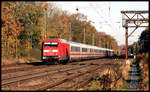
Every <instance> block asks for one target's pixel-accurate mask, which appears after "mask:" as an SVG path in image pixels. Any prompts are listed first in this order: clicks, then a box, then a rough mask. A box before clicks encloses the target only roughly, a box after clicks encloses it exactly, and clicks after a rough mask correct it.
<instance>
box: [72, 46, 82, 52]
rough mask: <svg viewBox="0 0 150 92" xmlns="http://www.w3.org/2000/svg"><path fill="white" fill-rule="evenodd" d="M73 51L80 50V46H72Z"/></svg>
mask: <svg viewBox="0 0 150 92" xmlns="http://www.w3.org/2000/svg"><path fill="white" fill-rule="evenodd" d="M71 51H73V52H80V47H74V46H72V47H71Z"/></svg>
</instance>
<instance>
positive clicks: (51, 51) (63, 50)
mask: <svg viewBox="0 0 150 92" xmlns="http://www.w3.org/2000/svg"><path fill="white" fill-rule="evenodd" d="M110 55H111V56H112V55H113V50H111V49H106V48H100V47H96V46H90V45H86V44H81V43H76V42H71V41H66V40H64V39H60V38H50V39H44V41H43V43H42V60H43V62H46V61H48V62H53V63H66V62H68V61H72V60H77V59H80V60H81V59H91V58H99V57H104V56H110Z"/></svg>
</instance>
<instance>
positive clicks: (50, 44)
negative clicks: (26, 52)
mask: <svg viewBox="0 0 150 92" xmlns="http://www.w3.org/2000/svg"><path fill="white" fill-rule="evenodd" d="M44 47H58V43H56V42H55V43H54V42H53V43H50V42H46V43H44Z"/></svg>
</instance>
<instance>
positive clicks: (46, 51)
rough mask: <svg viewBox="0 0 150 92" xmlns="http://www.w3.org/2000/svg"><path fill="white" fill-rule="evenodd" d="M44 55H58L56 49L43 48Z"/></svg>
mask: <svg viewBox="0 0 150 92" xmlns="http://www.w3.org/2000/svg"><path fill="white" fill-rule="evenodd" d="M43 55H44V56H57V55H58V49H45V50H43Z"/></svg>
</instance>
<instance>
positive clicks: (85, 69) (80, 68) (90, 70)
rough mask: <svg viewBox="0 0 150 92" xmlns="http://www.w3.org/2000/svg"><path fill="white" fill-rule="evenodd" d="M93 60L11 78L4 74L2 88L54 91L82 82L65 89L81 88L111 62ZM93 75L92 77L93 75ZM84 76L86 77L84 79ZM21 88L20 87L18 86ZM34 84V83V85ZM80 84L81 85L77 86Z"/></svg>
mask: <svg viewBox="0 0 150 92" xmlns="http://www.w3.org/2000/svg"><path fill="white" fill-rule="evenodd" d="M100 61H101V62H100ZM100 61H99V60H91V61H85V62H74V63H69V64H67V65H56V66H55V67H54V66H47V67H45V68H41V69H37V68H36V69H34V70H32V71H22V72H23V73H22V74H20V75H19V74H18V75H17V76H16V75H12V76H10V77H6V76H8V75H7V74H10V73H7V74H6V75H5V74H4V75H3V74H2V87H9V88H11V89H12V90H19V89H20V90H47V89H48V90H53V89H57V87H58V86H60V87H59V88H62V86H61V85H63V84H64V83H70V82H71V81H72V80H74V81H75V80H78V78H79V79H83V80H85V81H83V80H81V82H73V83H72V84H73V85H72V86H70V87H67V88H64V90H65V89H76V88H80V87H82V86H84V85H86V84H87V83H89V82H90V81H91V79H92V78H94V77H95V76H96V75H97V74H95V72H98V71H101V68H102V67H104V66H105V65H108V64H109V63H110V62H112V61H111V60H107V61H106V60H105V59H102V60H100ZM91 74H92V75H91ZM82 76H86V77H83V78H82ZM39 80H41V81H40V83H37V82H36V84H35V85H28V84H30V82H31V81H39ZM17 84H19V85H20V87H18V85H17ZM33 84H34V83H33ZM77 84H80V85H77Z"/></svg>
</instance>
